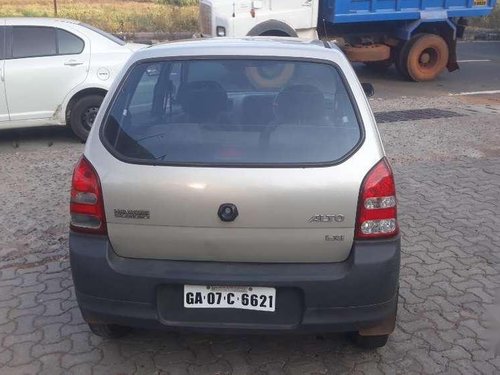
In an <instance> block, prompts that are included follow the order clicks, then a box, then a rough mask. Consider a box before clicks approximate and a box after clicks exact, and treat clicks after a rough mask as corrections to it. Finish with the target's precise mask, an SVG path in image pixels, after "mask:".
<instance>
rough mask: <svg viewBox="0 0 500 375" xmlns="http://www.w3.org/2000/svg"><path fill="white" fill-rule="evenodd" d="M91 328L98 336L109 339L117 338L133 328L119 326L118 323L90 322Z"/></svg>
mask: <svg viewBox="0 0 500 375" xmlns="http://www.w3.org/2000/svg"><path fill="white" fill-rule="evenodd" d="M88 325H89V328H90V330H91V331H92V332H93V333H94V334H95V335H97V336H101V337H104V338H107V339H117V338H119V337H123V336H125V335H126V334H128V333H129V332H130V330H131V328H130V327H125V326H119V325H116V324H103V323H88Z"/></svg>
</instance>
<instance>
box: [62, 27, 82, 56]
mask: <svg viewBox="0 0 500 375" xmlns="http://www.w3.org/2000/svg"><path fill="white" fill-rule="evenodd" d="M57 44H58V47H59V50H58V52H59V55H76V54H79V53H81V52H82V51H83V47H84V46H85V45H84V43H83V40H81V39H80V38H79V37H77V36H76V35H73V34H71V33H70V32H68V31H65V30H61V29H57Z"/></svg>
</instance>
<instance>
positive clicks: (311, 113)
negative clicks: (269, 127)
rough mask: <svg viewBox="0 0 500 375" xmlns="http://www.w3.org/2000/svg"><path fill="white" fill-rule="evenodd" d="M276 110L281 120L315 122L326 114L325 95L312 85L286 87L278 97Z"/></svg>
mask: <svg viewBox="0 0 500 375" xmlns="http://www.w3.org/2000/svg"><path fill="white" fill-rule="evenodd" d="M274 105H275V108H274V111H275V113H276V117H277V119H278V121H279V122H291V123H294V124H296V123H305V124H307V123H314V122H317V121H318V120H320V119H321V118H323V116H324V114H325V109H326V108H325V97H324V95H323V93H322V92H321V91H320V90H319V89H318V88H316V87H314V86H311V85H292V86H288V87H285V88H284V89H283V90H282V91H281V92H280V93H279V94H278V96H277V97H276V101H275V104H274Z"/></svg>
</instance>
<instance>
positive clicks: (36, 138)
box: [0, 126, 83, 149]
mask: <svg viewBox="0 0 500 375" xmlns="http://www.w3.org/2000/svg"><path fill="white" fill-rule="evenodd" d="M79 143H83V142H82V141H81V140H80V139H78V138H77V137H76V136H75V135H74V134H73V132H72V131H71V129H70V128H68V127H66V126H43V127H34V128H21V129H18V128H16V129H0V147H2V148H4V149H5V147H10V148H13V149H17V148H20V147H25V146H43V145H46V146H49V147H50V146H52V145H54V144H79Z"/></svg>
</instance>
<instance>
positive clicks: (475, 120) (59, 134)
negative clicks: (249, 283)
mask: <svg viewBox="0 0 500 375" xmlns="http://www.w3.org/2000/svg"><path fill="white" fill-rule="evenodd" d="M371 103H372V106H373V108H374V110H375V111H387V110H402V109H410V108H430V107H439V108H448V109H449V108H453V110H456V111H458V112H460V113H463V114H465V115H464V116H463V117H454V118H451V119H437V120H427V121H415V122H398V123H388V124H382V125H380V131H381V135H382V138H383V140H384V142H385V146H386V151H387V153H388V154H389V157H390V158H391V160H392V161H393V163H394V167H395V172H396V178H397V182H398V185H399V194H400V197H399V198H400V211H401V222H402V232H403V256H402V270H401V301H400V306H399V315H398V326H397V329H396V331H395V333H394V334H393V335H392V336H391V339H390V341H389V343H388V345H387V346H386V347H385V348H383V349H380V350H378V351H374V352H365V351H361V350H359V349H356V348H354V347H352V346H350V345H347V344H346V343H345V341H344V340H342V338H340V337H337V336H333V337H330V336H327V337H317V336H299V337H296V338H294V339H290V338H289V337H286V336H285V337H281V336H271V337H269V336H217V335H198V334H169V333H156V332H146V331H136V332H134V334H133V335H132V336H130V337H128V338H125V339H122V340H117V341H110V340H102V339H101V338H98V337H96V336H93V335H92V334H90V332H89V331H88V329H87V327H86V325H85V324H84V323H83V321H82V318H81V316H80V313H79V311H78V308H77V305H76V301H75V299H74V291H73V288H72V281H71V276H70V271H69V263H68V257H67V248H68V235H67V232H68V229H67V223H68V196H69V184H70V177H71V168H72V165H73V164H74V163H75V162H76V160H77V159H78V157H79V155H80V154H81V152H82V150H83V145H82V144H81V143H79V142H78V141H76V140H75V139H74V138H72V136H71V135H70V134H69V133H68V132H67V131H66V130H65V129H60V128H56V129H42V130H40V129H38V130H34V129H33V130H22V131H4V132H2V133H0V137H1V138H2V139H1V140H0V177H1V181H2V182H1V183H0V259H1V263H0V374H2V375H3V374H9V375H10V374H38V373H43V374H51V375H52V374H67V373H74V374H92V373H93V374H115V375H118V374H327V373H328V374H330V373H331V374H337V373H353V374H379V373H384V374H388V373H389V374H390V373H393V374H396V373H405V374H407V373H428V374H431V373H446V374H467V375H468V374H498V373H500V357H498V356H496V354H498V352H497V353H495V351H494V350H493V349H491V340H493V339H495V335H496V333H495V332H496V331H495V330H494V328H495V323H494V320H495V319H498V317H499V315H498V314H499V308H498V306H496V305H495V304H494V298H495V289H497V288H498V287H499V286H500V282H499V279H498V276H499V270H498V252H499V250H498V249H499V247H500V237H499V235H498V231H497V228H498V227H499V226H500V219H499V217H498V211H499V204H498V186H499V185H500V142H499V141H500V136H499V129H500V117H499V115H498V114H495V108H494V107H486V106H485V105H482V104H481V103H477V102H475V103H473V104H470V103H469V102H464V101H463V100H462V99H458V98H453V97H451V98H440V99H439V100H434V99H433V100H428V99H415V98H412V99H411V100H410V99H402V100H392V101H383V102H382V101H372V102H371ZM471 106H472V107H471ZM470 108H473V109H474V108H475V109H477V110H478V112H476V113H475V112H470V111H469V110H470Z"/></svg>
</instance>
